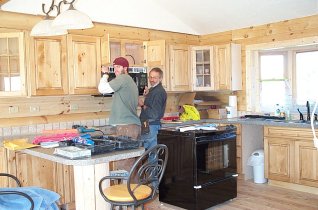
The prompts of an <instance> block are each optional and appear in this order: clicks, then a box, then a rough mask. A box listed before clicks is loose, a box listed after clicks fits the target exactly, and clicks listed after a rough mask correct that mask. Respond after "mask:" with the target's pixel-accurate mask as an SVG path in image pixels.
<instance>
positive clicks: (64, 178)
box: [0, 147, 75, 205]
mask: <svg viewBox="0 0 318 210" xmlns="http://www.w3.org/2000/svg"><path fill="white" fill-rule="evenodd" d="M0 154H2V155H3V156H2V157H5V158H4V159H6V160H7V162H6V163H7V167H3V168H0V169H1V170H2V172H5V173H9V174H12V175H14V176H16V177H18V179H19V180H20V182H21V184H22V186H38V187H42V188H45V189H48V190H52V191H54V192H56V193H58V194H59V195H60V196H61V199H60V204H70V205H73V203H74V202H75V192H74V176H73V166H67V165H62V164H59V163H55V162H53V161H49V160H45V159H42V158H38V157H34V156H31V155H28V154H25V153H22V152H19V151H12V150H7V149H5V148H3V147H2V148H1V149H0ZM0 166H1V165H0ZM0 184H1V185H0V187H16V183H15V182H13V181H12V182H11V181H10V183H9V184H8V182H7V180H2V182H1V181H0Z"/></svg>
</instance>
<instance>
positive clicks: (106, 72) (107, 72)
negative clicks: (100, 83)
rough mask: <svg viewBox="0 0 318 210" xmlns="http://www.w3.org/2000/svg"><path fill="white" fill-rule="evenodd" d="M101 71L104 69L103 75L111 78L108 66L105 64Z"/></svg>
mask: <svg viewBox="0 0 318 210" xmlns="http://www.w3.org/2000/svg"><path fill="white" fill-rule="evenodd" d="M101 71H102V74H103V77H104V78H106V79H108V78H109V75H108V74H109V70H108V68H107V66H104V65H103V66H102V70H101Z"/></svg>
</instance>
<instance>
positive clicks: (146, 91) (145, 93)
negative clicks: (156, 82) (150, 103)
mask: <svg viewBox="0 0 318 210" xmlns="http://www.w3.org/2000/svg"><path fill="white" fill-rule="evenodd" d="M148 93H149V89H148V87H147V86H145V89H144V96H146V95H147V94H148Z"/></svg>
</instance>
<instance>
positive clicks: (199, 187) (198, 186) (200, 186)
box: [193, 174, 238, 190]
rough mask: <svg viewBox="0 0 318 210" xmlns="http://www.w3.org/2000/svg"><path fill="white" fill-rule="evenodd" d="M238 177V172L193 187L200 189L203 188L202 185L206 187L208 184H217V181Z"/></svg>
mask: <svg viewBox="0 0 318 210" xmlns="http://www.w3.org/2000/svg"><path fill="white" fill-rule="evenodd" d="M236 177H238V174H232V175H231V176H228V177H225V178H222V179H218V180H216V181H212V182H208V183H206V184H203V185H195V186H193V188H194V189H196V190H198V189H201V188H202V187H206V186H209V185H211V184H216V183H219V182H222V181H224V180H228V179H233V178H236Z"/></svg>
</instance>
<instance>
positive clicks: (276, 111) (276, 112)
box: [274, 104, 280, 117]
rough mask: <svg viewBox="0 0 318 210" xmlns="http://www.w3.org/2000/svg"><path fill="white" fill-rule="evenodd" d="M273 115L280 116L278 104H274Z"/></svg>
mask: <svg viewBox="0 0 318 210" xmlns="http://www.w3.org/2000/svg"><path fill="white" fill-rule="evenodd" d="M274 115H275V116H277V117H279V116H280V107H279V104H276V106H275V112H274Z"/></svg>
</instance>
